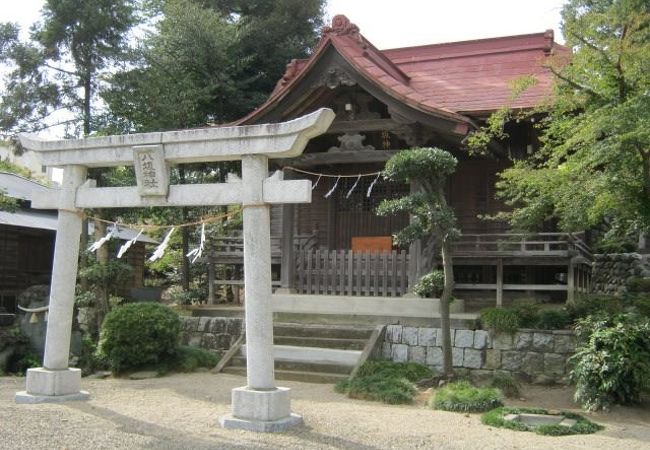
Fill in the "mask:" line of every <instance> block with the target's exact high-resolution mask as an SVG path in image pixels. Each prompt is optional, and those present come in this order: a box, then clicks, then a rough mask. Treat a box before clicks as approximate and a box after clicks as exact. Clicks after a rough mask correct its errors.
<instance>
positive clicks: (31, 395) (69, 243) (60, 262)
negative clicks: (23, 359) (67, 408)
mask: <svg viewBox="0 0 650 450" xmlns="http://www.w3.org/2000/svg"><path fill="white" fill-rule="evenodd" d="M85 179H86V168H85V167H83V166H76V165H75V166H66V167H64V169H63V183H62V185H61V195H60V197H59V201H60V203H59V220H58V223H57V227H56V243H55V246H54V263H53V266H52V286H51V289H50V306H49V312H48V325H47V334H46V337H45V355H44V357H43V367H38V368H34V369H28V370H27V376H26V379H27V380H26V390H25V391H22V392H18V393H16V402H17V403H44V402H61V401H68V400H85V399H87V398H88V392H86V391H82V390H81V369H76V368H72V367H68V362H69V361H68V359H69V352H70V337H71V334H72V313H73V309H74V298H75V292H74V290H75V286H76V280H77V261H78V255H79V238H80V237H81V222H82V219H81V215H80V214H79V213H78V212H77V210H76V208H75V196H76V192H77V188H78V187H79V186H81V185H82V184H83V183H84V181H85Z"/></svg>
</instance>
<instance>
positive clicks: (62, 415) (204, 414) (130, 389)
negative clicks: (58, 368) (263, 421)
mask: <svg viewBox="0 0 650 450" xmlns="http://www.w3.org/2000/svg"><path fill="white" fill-rule="evenodd" d="M243 384H245V380H244V378H241V377H237V376H232V375H224V374H222V375H211V374H207V373H198V374H190V375H173V376H169V377H164V378H157V379H151V380H140V381H131V380H117V379H107V380H88V379H85V380H84V381H83V386H84V388H85V389H88V390H89V391H90V392H91V395H92V397H91V400H90V401H88V402H73V403H65V404H56V405H53V404H47V405H16V404H15V403H14V401H13V396H14V393H15V392H16V391H18V390H22V389H24V378H10V377H2V378H0V448H2V449H20V450H25V449H48V450H49V449H70V450H71V449H83V450H91V449H92V450H95V449H192V450H194V449H198V450H200V449H208V448H210V449H214V448H227V449H245V448H263V449H279V448H288V449H346V450H347V449H365V450H370V449H411V448H423V449H431V448H435V449H473V450H474V449H553V448H554V449H562V450H565V449H617V450H632V449H650V410H649V409H650V408H647V405H646V408H645V409H644V408H617V409H615V410H614V411H612V412H611V413H606V414H605V413H600V414H589V415H588V416H589V417H590V418H591V419H592V420H595V421H597V422H599V423H601V424H603V425H605V426H606V429H605V430H604V431H601V432H599V433H597V434H595V435H588V436H566V437H544V436H537V435H535V434H532V433H523V432H514V431H509V430H502V429H494V428H490V427H486V426H483V425H482V424H481V423H480V417H479V415H464V414H456V413H447V412H439V411H432V410H428V409H426V408H424V407H421V406H388V405H382V404H379V403H373V402H366V401H360V400H350V399H348V398H346V397H344V396H342V395H340V394H337V393H335V392H334V391H333V389H332V386H331V385H318V384H308V383H297V382H282V383H281V384H282V385H284V386H288V387H291V388H292V389H293V391H292V395H293V397H292V398H293V403H292V404H293V410H294V411H295V412H298V413H300V414H302V415H303V417H304V420H305V426H304V427H302V428H299V429H294V430H291V431H290V432H287V433H282V434H257V433H251V432H245V431H237V430H224V429H222V428H220V427H219V425H218V423H217V419H218V417H219V416H221V415H223V414H226V413H228V412H229V404H230V389H232V388H233V387H236V386H241V385H243ZM526 396H527V400H526V401H524V402H521V401H517V402H513V404H518V405H526V406H537V407H543V408H550V409H570V410H575V411H579V410H578V409H577V408H576V406H575V405H573V404H572V403H571V391H570V390H568V389H557V388H538V387H534V388H531V389H529V390H528V391H527V392H526Z"/></svg>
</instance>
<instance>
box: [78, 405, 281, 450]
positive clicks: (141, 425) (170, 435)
mask: <svg viewBox="0 0 650 450" xmlns="http://www.w3.org/2000/svg"><path fill="white" fill-rule="evenodd" d="M66 406H69V407H70V408H72V409H76V410H78V411H80V412H83V413H85V414H90V415H93V416H96V417H98V418H100V419H104V420H108V421H109V422H112V423H114V424H116V425H118V430H119V431H122V432H124V433H132V434H138V435H141V436H146V437H150V438H153V441H152V442H151V445H150V447H151V448H152V449H165V450H167V449H169V450H173V449H183V450H185V449H192V450H203V449H206V450H207V449H210V450H214V449H215V448H228V449H235V450H240V449H241V450H244V449H249V448H250V446H246V445H241V444H238V443H237V442H235V441H233V440H232V439H225V438H224V437H223V436H211V437H212V439H202V438H197V437H196V436H193V435H190V434H188V433H183V432H179V431H178V430H177V429H169V428H165V427H162V426H159V425H155V424H152V423H148V422H143V421H141V420H138V419H135V418H133V417H129V416H125V415H123V414H119V413H117V412H115V411H113V410H110V409H108V408H102V407H98V406H93V405H89V404H87V403H75V404H73V403H69V404H67V405H66ZM218 426H219V425H218V424H215V427H218ZM259 448H268V449H269V450H270V449H275V448H276V446H268V447H265V446H263V445H262V446H259Z"/></svg>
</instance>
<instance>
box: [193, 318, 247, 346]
mask: <svg viewBox="0 0 650 450" xmlns="http://www.w3.org/2000/svg"><path fill="white" fill-rule="evenodd" d="M181 320H182V321H183V326H182V330H181V343H182V344H183V345H190V346H192V347H202V348H205V349H208V350H218V351H220V352H224V351H226V350H228V349H229V348H230V346H231V345H232V344H233V343H234V342H235V341H236V340H237V338H238V337H239V336H240V335H241V333H242V327H243V320H242V319H240V318H230V317H182V316H181Z"/></svg>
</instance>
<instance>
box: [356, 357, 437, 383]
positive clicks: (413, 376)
mask: <svg viewBox="0 0 650 450" xmlns="http://www.w3.org/2000/svg"><path fill="white" fill-rule="evenodd" d="M371 375H383V376H384V377H389V378H406V379H407V380H409V381H413V382H415V381H420V380H423V379H425V378H431V377H432V376H433V375H434V372H433V370H431V369H429V368H428V367H427V366H423V365H422V364H418V363H414V362H406V363H397V362H392V361H383V360H377V361H366V362H365V363H364V364H363V365H362V366H361V367H360V368H359V371H358V372H357V377H367V376H371Z"/></svg>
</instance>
